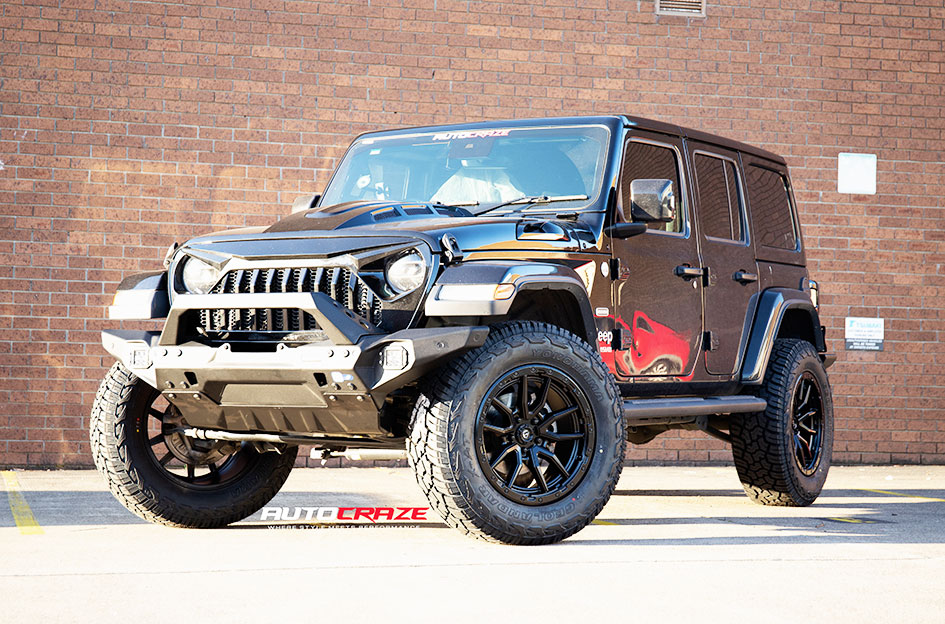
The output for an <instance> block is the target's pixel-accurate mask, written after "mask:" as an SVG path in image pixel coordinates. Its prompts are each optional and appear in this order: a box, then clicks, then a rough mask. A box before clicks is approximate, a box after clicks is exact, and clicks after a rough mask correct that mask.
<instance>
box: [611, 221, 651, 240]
mask: <svg viewBox="0 0 945 624" xmlns="http://www.w3.org/2000/svg"><path fill="white" fill-rule="evenodd" d="M644 232H646V223H640V222H636V223H614V224H613V225H609V226H607V228H606V229H605V230H604V233H605V234H607V236H609V237H611V238H630V237H631V236H636V235H637V234H643V233H644Z"/></svg>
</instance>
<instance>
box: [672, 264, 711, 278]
mask: <svg viewBox="0 0 945 624" xmlns="http://www.w3.org/2000/svg"><path fill="white" fill-rule="evenodd" d="M673 273H674V274H675V275H676V277H681V278H683V279H692V278H695V277H702V276H703V275H705V269H703V268H702V267H691V266H685V265H680V266H678V267H676V269H675V270H674V271H673Z"/></svg>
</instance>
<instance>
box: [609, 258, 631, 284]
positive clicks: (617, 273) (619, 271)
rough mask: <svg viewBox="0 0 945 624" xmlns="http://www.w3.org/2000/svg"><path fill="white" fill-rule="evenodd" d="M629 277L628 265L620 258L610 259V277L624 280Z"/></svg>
mask: <svg viewBox="0 0 945 624" xmlns="http://www.w3.org/2000/svg"><path fill="white" fill-rule="evenodd" d="M629 278H630V267H629V266H628V265H627V264H626V263H625V262H621V261H620V258H611V259H610V279H612V280H625V279H629Z"/></svg>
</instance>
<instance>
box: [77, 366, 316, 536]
mask: <svg viewBox="0 0 945 624" xmlns="http://www.w3.org/2000/svg"><path fill="white" fill-rule="evenodd" d="M141 383H144V382H143V381H141V380H139V379H138V377H137V376H135V375H134V374H133V373H132V372H130V371H129V370H128V369H126V368H125V367H124V366H123V365H122V364H121V363H115V364H114V365H113V366H112V367H111V369H110V370H109V371H108V373H107V374H106V376H105V379H104V380H103V381H102V384H101V386H99V389H98V392H97V393H96V395H95V403H94V404H93V406H92V414H91V418H90V427H89V432H90V441H91V446H92V459H93V461H94V463H95V466H96V468H98V469H99V470H100V471H101V472H102V474H103V475H104V476H105V480H106V482H107V483H108V487H109V490H111V493H112V494H113V495H114V496H115V498H117V499H118V500H119V502H121V503H122V504H123V505H124V506H125V507H126V508H128V510H129V511H131V512H133V513H134V514H135V515H137V516H139V517H140V518H143V519H145V520H147V521H149V522H155V523H159V524H164V525H167V526H173V527H182V528H202V529H204V528H217V527H221V526H226V525H228V524H231V523H233V522H236V521H238V520H242V519H243V518H246V517H247V516H249V515H251V514H253V513H255V512H256V511H258V510H259V509H260V508H261V507H262V506H263V505H265V504H266V503H267V502H269V501H270V500H272V497H274V496H275V495H276V494H277V493H278V492H279V489H280V488H281V487H282V485H283V484H284V483H285V480H286V479H287V478H288V476H289V472H290V471H291V470H292V466H293V465H294V463H295V457H296V455H297V453H298V447H294V446H293V447H289V448H287V449H286V450H285V451H284V452H283V453H282V454H281V455H279V456H278V457H279V459H278V460H277V461H276V462H275V467H274V469H273V470H272V472H271V474H270V475H269V477H268V478H267V479H266V482H265V485H264V486H263V487H261V488H257V489H255V490H253V491H250V492H249V493H247V494H245V495H241V496H237V497H234V500H233V503H232V504H231V505H228V506H226V507H223V508H221V507H218V506H214V507H212V508H209V507H200V506H197V505H188V504H184V503H182V502H180V501H170V500H166V499H163V498H162V497H160V496H158V495H157V494H156V493H155V492H154V491H153V490H152V489H150V488H148V486H147V484H146V483H142V482H141V480H140V479H139V477H138V472H137V470H136V469H135V466H134V464H133V462H132V460H131V458H130V456H129V453H128V446H127V442H128V440H127V436H126V434H125V428H126V425H127V426H129V427H131V426H133V424H132V423H131V419H132V418H133V414H131V413H130V411H131V410H130V403H131V397H132V393H133V392H134V390H135V387H136V386H137V385H138V384H141Z"/></svg>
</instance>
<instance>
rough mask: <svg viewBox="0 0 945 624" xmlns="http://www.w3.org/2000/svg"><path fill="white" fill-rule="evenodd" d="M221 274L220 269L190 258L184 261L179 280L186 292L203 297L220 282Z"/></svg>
mask: <svg viewBox="0 0 945 624" xmlns="http://www.w3.org/2000/svg"><path fill="white" fill-rule="evenodd" d="M221 274H222V271H220V269H217V268H214V267H213V266H211V265H209V264H207V263H206V262H204V261H203V260H200V259H199V258H194V257H193V256H191V257H190V258H187V259H186V260H184V270H183V271H181V274H180V279H181V281H182V282H183V283H184V288H186V289H187V292H191V293H196V294H198V295H205V294H207V293H208V292H210V289H211V288H213V287H214V286H215V285H216V283H217V282H218V281H220V275H221Z"/></svg>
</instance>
